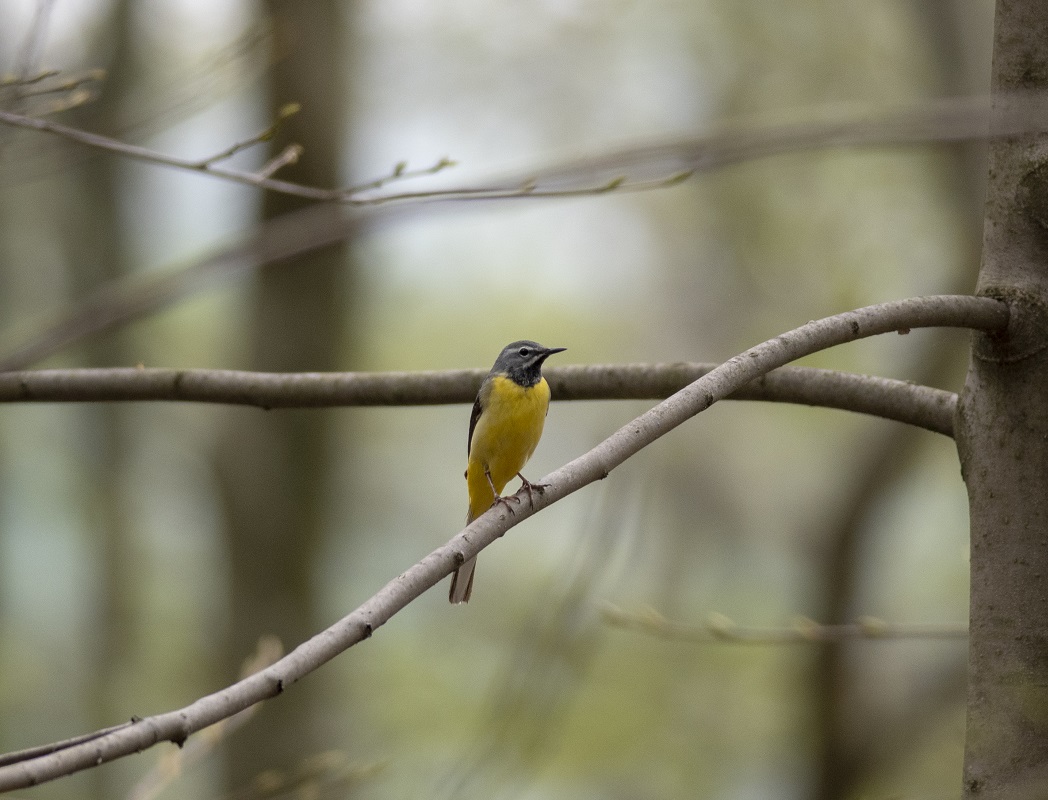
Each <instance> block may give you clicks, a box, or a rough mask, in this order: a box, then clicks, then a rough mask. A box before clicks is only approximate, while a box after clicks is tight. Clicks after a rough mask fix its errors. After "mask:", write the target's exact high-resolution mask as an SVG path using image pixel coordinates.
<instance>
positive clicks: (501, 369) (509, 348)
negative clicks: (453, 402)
mask: <svg viewBox="0 0 1048 800" xmlns="http://www.w3.org/2000/svg"><path fill="white" fill-rule="evenodd" d="M566 349H567V348H565V347H543V346H542V345H540V344H538V343H537V342H529V341H527V340H521V341H519V342H513V344H508V345H506V346H505V347H504V348H502V352H501V353H499V357H498V358H496V359H495V365H494V366H493V367H492V368H491V372H489V373H488V376H487V377H486V378H485V379H484V382H483V383H482V384H481V385H480V391H479V392H477V400H476V402H475V403H473V416H472V417H470V420H469V439H468V441H467V442H466V455H467V457H468V460H467V462H466V488H467V489H468V490H469V513H468V514H467V515H466V524H467V525H468V524H469V523H470V522H472V521H473V520H475V519H476V518H477V517H479V516H480V515H481V514H483V513H484V512H485V511H487V510H488V509H489V508H491V506H493V505H494V504H495V503H498V502H502V503H505V505H506V508H509V501H508V500H507V499H506V498H504V497H501V496H500V493H501V492H502V490H503V489H504V488H505V486H506V484H507V483H509V481H510V480H511V479H512V478H513V476H514V475H516V476H517V477H518V478H520V480H521V488H523V489H526V490H527V491H528V494H529V495H530V494H531V492H535V491H538V492H541V491H542V490H543V489H545V488H546V487H545V485H543V484H536V483H531V481H529V480H528V479H527V478H525V477H524V476H523V475H521V474H520V471H521V470H522V469H523V468H524V465H525V464H526V463H527V461H528V459H529V458H531V454H532V453H534V452H535V447H536V445H538V443H539V438H540V437H541V436H542V426H543V424H545V422H546V412H547V411H549V384H548V383H546V379H545V378H543V377H542V362H543V361H545V360H546V359H547V358H549V357H550V356H551V355H553V354H554V353H560V352H563V351H564V350H566ZM513 499H516V500H518V502H519V498H513ZM511 510H512V509H511ZM476 567H477V559H476V557H473V558H471V559H470V560H469V561H467V562H466V563H464V564H463V565H462V566H461V567H459V568H458V571H457V572H456V573H455V574H454V576H452V578H451V591H450V592H449V593H448V599H449V600H450V601H451V602H452V603H466V602H468V601H469V597H470V595H471V594H472V593H473V570H475V569H476Z"/></svg>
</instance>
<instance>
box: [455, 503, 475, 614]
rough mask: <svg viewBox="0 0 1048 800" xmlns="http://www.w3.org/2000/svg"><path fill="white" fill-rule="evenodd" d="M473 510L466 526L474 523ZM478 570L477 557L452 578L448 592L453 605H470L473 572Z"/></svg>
mask: <svg viewBox="0 0 1048 800" xmlns="http://www.w3.org/2000/svg"><path fill="white" fill-rule="evenodd" d="M473 519H474V517H473V510H472V509H470V511H469V513H468V514H466V524H467V525H469V523H471V522H472V521H473ZM476 568H477V557H476V556H473V558H471V559H470V560H469V561H466V562H463V564H462V566H461V567H459V568H458V570H456V572H455V574H454V575H452V576H451V589H450V591H449V592H448V600H450V601H451V602H452V603H468V602H469V598H470V595H472V594H473V570H475V569H476Z"/></svg>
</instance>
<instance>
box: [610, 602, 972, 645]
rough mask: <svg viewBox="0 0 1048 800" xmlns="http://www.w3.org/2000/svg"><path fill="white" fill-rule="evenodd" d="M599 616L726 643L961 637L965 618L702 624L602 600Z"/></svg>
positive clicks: (617, 624)
mask: <svg viewBox="0 0 1048 800" xmlns="http://www.w3.org/2000/svg"><path fill="white" fill-rule="evenodd" d="M601 618H602V619H603V620H604V621H605V622H606V623H608V625H611V626H612V627H614V628H623V629H625V630H632V631H639V632H641V633H646V634H648V635H650V636H656V637H659V638H662V639H673V640H678V641H686V642H696V643H711V642H725V643H729V644H818V643H824V642H841V641H845V640H848V639H873V640H876V639H885V640H887V639H895V640H898V639H966V638H967V637H968V625H967V624H965V623H957V624H950V623H933V624H919V623H909V624H906V623H898V622H886V621H884V620H882V619H879V618H877V617H859V618H858V619H857V620H856V621H855V622H849V623H845V624H838V625H824V624H821V623H818V622H815V621H814V620H811V619H806V618H798V619H795V620H794V621H793V623H792V624H791V625H785V626H780V627H767V628H758V627H748V626H744V625H739V624H738V623H737V622H735V620H733V619H731V618H730V617H727V616H725V615H724V614H718V613H712V614H710V615H709V616H707V618H706V622H705V624H700V625H696V624H694V623H691V624H689V623H683V622H673V621H671V620H668V619H666V618H665V617H664V616H662V615H661V614H660V613H659V612H657V611H655V610H654V609H645V610H644V611H640V612H634V613H630V612H627V611H623V610H622V609H619V608H616V607H615V606H612V605H607V606H605V607H604V608H603V609H601Z"/></svg>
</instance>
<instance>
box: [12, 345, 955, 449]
mask: <svg viewBox="0 0 1048 800" xmlns="http://www.w3.org/2000/svg"><path fill="white" fill-rule="evenodd" d="M716 366H717V365H716V364H683V363H682V364H593V365H588V366H567V367H550V368H548V369H547V370H546V378H547V380H548V381H549V383H550V386H551V387H552V391H553V398H554V399H555V400H557V401H564V400H625V399H629V400H661V399H664V398H666V397H669V396H670V395H671V394H673V393H674V392H676V391H679V390H680V389H682V388H684V387H685V386H687V385H688V384H689V383H691V382H692V381H694V380H696V379H698V378H700V377H701V376H703V375H705V374H706V373H708V372H709V371H710V370H712V369H714V368H715V367H716ZM485 374H486V370H479V369H474V370H448V371H444V372H374V373H366V372H338V373H335V372H330V373H322V372H302V373H272V372H240V371H235V370H214V369H183V370H179V369H145V368H133V367H126V368H111V369H56V370H29V371H25V372H0V403H25V402H33V403H53V402H64V403H71V402H119V401H181V402H201V403H227V404H233V405H249V406H257V407H258V408H266V409H270V408H325V407H338V406H411V405H437V404H444V403H468V402H472V400H473V399H474V397H475V396H476V393H477V388H478V387H479V386H480V382H481V381H482V380H483V378H484V375H485ZM731 399H734V400H767V401H775V402H785V403H800V404H803V405H809V406H822V407H826V408H838V409H842V410H845V411H855V412H858V413H863V414H871V415H873V416H878V417H884V418H885V419H892V420H896V421H898V422H905V423H908V424H911V425H916V426H918V427H921V428H926V429H928V430H931V431H935V432H936V433H943V434H946V435H947V436H949V435H952V431H953V413H954V410H955V408H956V405H957V396H956V395H955V394H954V393H953V392H946V391H943V390H941V389H933V388H930V387H928V386H918V385H916V384H912V383H908V382H906V381H898V380H892V379H890V378H879V377H874V376H870V375H855V374H851V373H847V372H837V371H834V370H827V369H816V368H814V367H781V368H779V369H777V370H775V371H774V372H771V373H769V374H768V375H765V376H763V377H761V378H760V379H759V380H757V381H755V382H754V383H752V384H750V385H749V386H745V387H743V388H742V389H740V390H739V391H737V392H735V393H734V394H733V395H732V396H731Z"/></svg>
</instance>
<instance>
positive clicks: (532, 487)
mask: <svg viewBox="0 0 1048 800" xmlns="http://www.w3.org/2000/svg"><path fill="white" fill-rule="evenodd" d="M517 477H518V478H520V489H518V492H520V491H523V492H527V493H528V502H529V503H531V504H532V505H534V503H535V495H536V494H542V493H543V492H544V491H546V489H547V487H548V486H549V484H548V483H532V482H531V481H529V480H528V479H527V478H525V477H524V476H523V475H521V474H520V473H519V472H518V473H517Z"/></svg>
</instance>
